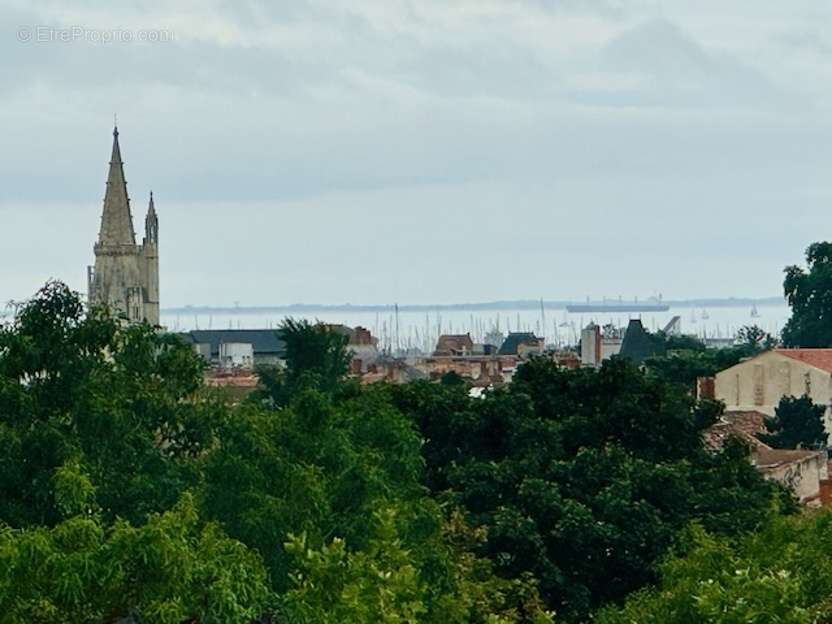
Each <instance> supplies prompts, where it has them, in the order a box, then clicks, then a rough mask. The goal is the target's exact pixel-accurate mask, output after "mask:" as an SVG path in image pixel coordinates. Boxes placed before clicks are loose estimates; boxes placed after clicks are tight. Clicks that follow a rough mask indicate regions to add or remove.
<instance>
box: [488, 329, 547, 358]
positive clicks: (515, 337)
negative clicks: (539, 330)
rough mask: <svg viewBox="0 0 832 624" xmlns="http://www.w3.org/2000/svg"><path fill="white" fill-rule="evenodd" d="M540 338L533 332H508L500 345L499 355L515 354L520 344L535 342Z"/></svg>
mask: <svg viewBox="0 0 832 624" xmlns="http://www.w3.org/2000/svg"><path fill="white" fill-rule="evenodd" d="M539 340H540V339H539V338H538V337H537V336H535V335H534V333H533V332H509V334H508V337H507V338H506V339H505V340H504V341H503V344H502V345H500V350H499V351H498V353H499V354H500V355H517V349H518V348H519V347H520V345H521V344H526V343H531V344H537V343H538V341H539Z"/></svg>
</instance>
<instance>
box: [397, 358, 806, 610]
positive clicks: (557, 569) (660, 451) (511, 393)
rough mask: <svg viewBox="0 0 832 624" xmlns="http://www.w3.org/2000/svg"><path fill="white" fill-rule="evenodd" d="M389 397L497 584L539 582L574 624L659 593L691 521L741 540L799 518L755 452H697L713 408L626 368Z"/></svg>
mask: <svg viewBox="0 0 832 624" xmlns="http://www.w3.org/2000/svg"><path fill="white" fill-rule="evenodd" d="M393 393H394V397H395V398H396V403H397V405H398V406H399V408H400V409H401V410H403V411H404V412H405V413H407V414H410V415H411V417H412V418H413V419H414V421H415V422H417V423H418V425H419V428H420V430H421V432H422V436H423V437H424V439H425V444H424V451H423V454H424V456H425V458H426V460H427V468H428V473H427V483H428V484H429V485H430V487H431V488H432V489H433V490H434V491H435V492H436V493H437V494H440V493H441V495H442V496H444V497H448V498H450V500H453V501H454V502H456V503H457V504H459V505H461V506H462V507H463V508H464V509H465V510H466V512H467V517H468V519H469V521H470V522H471V523H472V524H474V525H477V526H478V525H483V526H484V527H486V529H487V535H488V539H487V540H486V541H485V542H484V543H483V544H482V546H481V548H480V552H481V553H482V554H485V555H487V556H488V557H489V558H490V559H491V560H492V562H493V564H494V567H495V571H496V572H497V573H498V574H500V575H501V576H504V577H506V578H515V579H516V578H521V577H522V576H523V575H525V574H531V575H533V576H534V577H535V578H536V579H537V580H538V586H539V588H540V592H541V595H542V597H543V598H544V599H545V600H546V604H547V605H548V608H550V609H553V610H554V611H556V612H557V613H558V615H559V616H560V617H563V618H565V619H566V620H567V621H570V620H574V621H583V620H584V619H585V618H586V617H588V614H589V613H590V612H591V611H592V610H593V609H594V608H596V607H597V606H598V605H602V604H605V603H608V602H611V601H618V600H620V599H622V598H623V597H624V596H626V595H627V594H628V593H629V592H631V591H633V590H636V589H638V588H640V587H643V586H645V585H646V584H649V583H651V582H653V581H654V580H655V579H656V572H657V569H658V564H659V562H660V561H661V560H662V558H663V557H664V556H665V555H666V553H667V552H668V550H669V549H670V548H671V547H672V545H673V544H674V542H675V539H676V535H677V533H678V531H679V530H681V529H682V528H683V527H685V526H686V525H687V524H688V523H689V522H691V521H693V520H698V521H700V522H701V523H703V525H704V526H706V527H708V528H709V529H710V530H713V531H716V532H720V533H725V534H730V535H735V534H738V533H742V532H744V531H748V530H751V529H753V528H755V527H756V526H758V525H759V524H760V523H761V522H762V521H764V520H765V518H766V517H767V516H768V515H769V514H770V513H771V509H772V504H773V502H772V501H773V500H777V501H780V504H781V505H782V507H783V509H793V501H792V500H791V498H790V497H789V496H788V494H787V493H786V492H785V491H784V490H783V489H782V488H780V487H779V486H777V485H774V484H772V483H770V482H767V481H765V480H764V479H762V477H760V475H759V474H758V473H757V472H756V470H755V469H754V468H753V466H752V465H751V464H750V462H749V461H748V449H747V448H745V447H744V446H742V445H739V444H729V445H726V448H725V450H724V451H723V452H721V453H717V454H711V453H708V452H706V451H705V450H704V449H703V448H702V443H701V432H702V430H703V429H704V428H705V427H707V426H709V425H710V424H711V423H713V422H714V419H715V417H716V415H717V414H718V412H719V406H718V405H716V404H711V403H697V402H696V401H694V399H693V398H692V397H691V396H690V394H689V393H687V392H685V391H684V390H682V389H680V388H679V387H678V386H676V385H673V384H668V383H666V382H664V381H662V380H660V379H657V378H656V377H655V376H652V375H649V374H645V373H643V372H642V371H640V370H639V369H638V368H636V367H635V366H633V365H632V364H630V363H629V362H627V361H626V360H621V359H615V358H614V359H612V360H610V361H609V362H605V363H604V365H603V366H602V368H601V369H600V370H599V371H597V372H596V371H593V370H589V369H579V370H564V369H559V368H558V367H557V366H556V365H554V364H553V363H551V362H547V361H545V360H543V359H533V360H532V361H530V362H528V363H526V364H524V365H523V366H522V367H521V368H520V369H519V370H518V372H517V373H516V374H515V378H514V381H513V382H512V384H511V386H509V387H508V389H506V390H503V391H497V392H492V393H488V394H487V395H486V397H485V398H484V399H479V400H473V399H470V398H468V397H467V396H466V395H465V393H464V390H463V389H459V388H454V387H441V386H439V387H438V386H436V385H431V384H426V383H417V384H410V385H408V386H400V387H395V388H393Z"/></svg>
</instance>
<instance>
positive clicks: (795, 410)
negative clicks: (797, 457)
mask: <svg viewBox="0 0 832 624" xmlns="http://www.w3.org/2000/svg"><path fill="white" fill-rule="evenodd" d="M825 413H826V407H825V406H823V405H815V404H814V403H813V402H812V399H811V398H810V397H808V396H807V395H805V394H804V395H803V396H802V397H799V398H797V397H793V396H785V397H783V398H782V399H780V403H779V404H778V405H777V407H776V408H775V409H774V417H773V418H766V420H765V426H766V430H767V431H768V433H761V434H758V435H757V437H758V438H760V439H761V440H762V441H763V442H765V443H766V444H768V445H769V446H772V447H774V448H779V449H796V448H824V447H825V446H826V438H827V433H826V429H825V427H824V422H823V416H824V414H825Z"/></svg>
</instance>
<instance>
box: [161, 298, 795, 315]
mask: <svg viewBox="0 0 832 624" xmlns="http://www.w3.org/2000/svg"><path fill="white" fill-rule="evenodd" d="M616 301H617V300H614V299H610V300H608V302H609V303H614V302H616ZM647 302H648V300H647V299H645V300H644V303H647ZM582 303H586V301H545V300H544V301H543V307H544V308H547V309H555V310H563V309H566V306H567V305H574V304H582ZM662 303H665V304H667V305H669V306H670V307H671V308H740V307H750V306H753V305H756V306H783V305H786V301H785V299H784V298H783V297H760V298H750V297H744V298H737V297H729V298H715V299H679V300H670V299H665V300H663V301H662ZM539 309H540V300H534V299H518V300H515V301H487V302H483V303H446V304H400V305H399V312H445V311H454V310H459V311H472V312H473V311H479V310H539ZM394 310H395V304H377V305H369V304H367V305H364V304H349V303H343V304H334V305H324V304H314V303H293V304H289V305H264V306H202V305H200V306H190V305H189V306H183V307H174V308H163V309H162V313H163V314H263V313H274V312H296V313H299V314H301V313H310V312H393V311H394Z"/></svg>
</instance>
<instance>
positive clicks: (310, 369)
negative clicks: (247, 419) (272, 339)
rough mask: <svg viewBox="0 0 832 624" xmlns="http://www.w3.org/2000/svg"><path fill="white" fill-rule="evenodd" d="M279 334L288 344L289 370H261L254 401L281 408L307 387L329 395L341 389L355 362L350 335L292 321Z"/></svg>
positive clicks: (290, 319) (261, 368)
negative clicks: (349, 340)
mask: <svg viewBox="0 0 832 624" xmlns="http://www.w3.org/2000/svg"><path fill="white" fill-rule="evenodd" d="M277 333H278V335H279V336H280V339H281V340H283V342H284V343H285V345H286V367H285V369H284V368H280V367H277V366H261V367H258V371H257V372H258V375H259V377H260V387H259V389H258V391H257V392H255V393H254V394H253V395H252V399H253V400H254V401H256V402H259V403H261V404H262V403H265V404H267V405H273V406H276V407H281V406H283V405H286V404H287V403H288V402H289V401H290V400H291V397H292V396H293V395H294V394H295V393H296V391H297V390H298V389H300V388H301V387H303V386H308V385H310V384H312V385H314V386H315V387H317V388H318V389H319V390H322V391H324V392H328V393H333V392H335V391H336V390H337V389H338V388H339V387H340V386H341V384H342V383H343V381H344V378H345V377H346V375H347V372H348V371H349V366H350V360H351V359H352V353H351V352H350V351H349V350H348V349H347V337H346V336H344V335H342V334H340V333H338V332H336V331H334V330H333V329H332V328H330V327H329V326H327V325H325V324H323V323H314V324H313V323H310V322H309V321H306V320H300V321H297V320H295V319H292V318H287V319H286V320H285V321H283V324H282V326H281V327H280V329H279V330H277Z"/></svg>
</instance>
